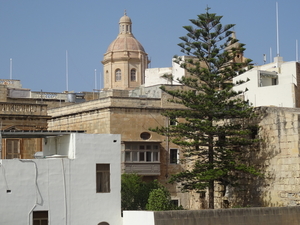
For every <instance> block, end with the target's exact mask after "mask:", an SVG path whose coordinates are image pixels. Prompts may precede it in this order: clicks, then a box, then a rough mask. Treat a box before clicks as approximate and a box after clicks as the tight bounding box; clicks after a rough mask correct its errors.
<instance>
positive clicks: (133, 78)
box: [130, 69, 136, 81]
mask: <svg viewBox="0 0 300 225" xmlns="http://www.w3.org/2000/svg"><path fill="white" fill-rule="evenodd" d="M130 80H131V81H136V70H135V69H131V72H130Z"/></svg>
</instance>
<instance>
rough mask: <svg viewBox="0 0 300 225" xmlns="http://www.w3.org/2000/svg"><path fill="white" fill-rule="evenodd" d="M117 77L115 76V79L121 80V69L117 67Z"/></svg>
mask: <svg viewBox="0 0 300 225" xmlns="http://www.w3.org/2000/svg"><path fill="white" fill-rule="evenodd" d="M115 75H116V77H115V80H116V81H121V75H122V74H121V70H120V69H117V70H116V73H115Z"/></svg>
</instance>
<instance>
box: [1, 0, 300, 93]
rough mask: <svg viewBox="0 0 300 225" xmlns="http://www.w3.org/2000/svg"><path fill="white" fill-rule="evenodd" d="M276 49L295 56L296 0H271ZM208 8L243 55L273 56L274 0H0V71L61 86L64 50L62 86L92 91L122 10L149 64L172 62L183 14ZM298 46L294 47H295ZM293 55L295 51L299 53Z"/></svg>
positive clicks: (45, 86) (299, 19)
mask: <svg viewBox="0 0 300 225" xmlns="http://www.w3.org/2000/svg"><path fill="white" fill-rule="evenodd" d="M277 2H278V6H279V43H280V56H282V57H283V58H284V60H285V61H294V60H296V39H298V43H299V44H298V46H300V14H299V10H300V1H299V0H285V1H284V0H278V1H277ZM207 5H208V6H209V7H210V8H211V10H210V12H214V13H217V14H218V15H223V20H222V23H223V24H228V23H233V24H236V26H235V31H236V34H237V38H238V39H239V40H240V42H242V43H245V44H246V48H247V50H246V52H245V56H246V57H248V58H251V59H252V60H253V62H254V63H256V64H258V65H260V64H263V54H266V55H267V62H270V48H271V49H272V55H273V57H274V56H275V55H276V52H277V49H276V0H263V1H259V0H252V1H245V0H210V1H208V0H206V1H205V0H185V1H182V0H181V1H179V0H151V1H144V0H110V1H108V0H106V1H105V0H48V1H46V0H0V33H1V35H0V74H1V76H0V78H1V79H9V78H10V58H12V65H13V66H12V67H13V69H12V78H13V79H18V80H21V82H22V85H23V87H24V88H29V89H31V90H32V91H40V90H43V91H53V92H62V91H64V90H66V87H67V85H66V51H68V77H69V82H68V89H69V91H72V90H73V91H76V92H80V91H92V90H93V88H95V77H94V74H95V73H94V70H95V69H96V70H97V88H99V86H100V84H99V83H100V73H102V69H103V67H102V64H101V60H102V59H103V54H104V53H105V52H106V49H107V47H108V45H109V44H110V43H111V42H112V41H113V40H114V39H115V38H116V37H117V35H118V22H119V19H120V17H122V16H123V14H124V10H125V9H126V11H127V15H128V16H129V17H130V18H131V20H132V22H133V24H132V28H133V34H134V36H135V37H136V38H137V39H138V40H139V41H140V42H141V44H142V45H143V46H144V48H145V50H146V52H147V53H148V55H149V58H150V59H151V64H150V65H149V66H150V67H152V68H155V67H169V66H171V59H172V56H174V55H175V54H179V55H180V48H179V47H178V46H177V44H178V43H179V42H180V40H179V37H180V36H184V35H185V34H186V32H185V30H184V29H183V28H182V26H185V25H190V23H189V19H194V18H196V16H197V15H198V14H201V13H204V12H205V8H206V7H207ZM299 52H300V51H299ZM299 54H300V53H299Z"/></svg>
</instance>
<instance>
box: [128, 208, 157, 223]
mask: <svg viewBox="0 0 300 225" xmlns="http://www.w3.org/2000/svg"><path fill="white" fill-rule="evenodd" d="M123 225H155V221H154V213H153V212H152V211H123Z"/></svg>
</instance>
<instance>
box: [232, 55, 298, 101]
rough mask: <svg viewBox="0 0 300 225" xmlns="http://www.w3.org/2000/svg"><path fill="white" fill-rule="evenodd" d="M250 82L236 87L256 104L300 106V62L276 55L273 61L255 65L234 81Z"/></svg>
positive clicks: (235, 88)
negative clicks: (288, 60)
mask: <svg viewBox="0 0 300 225" xmlns="http://www.w3.org/2000/svg"><path fill="white" fill-rule="evenodd" d="M247 79H249V81H248V82H246V83H244V84H241V85H238V86H236V87H234V90H236V91H244V90H246V89H248V91H246V92H245V93H244V94H243V95H244V99H245V100H249V102H250V103H251V104H252V105H253V106H254V107H258V106H277V107H300V105H299V104H300V102H299V87H298V85H300V84H298V82H299V81H300V80H299V79H300V64H299V63H297V62H295V61H291V62H284V61H283V60H282V57H275V60H274V62H273V63H269V64H265V65H262V66H255V67H254V68H253V69H251V70H249V71H247V72H245V73H244V74H242V75H240V76H237V77H235V78H234V79H233V82H234V83H236V82H237V81H241V80H243V81H246V80H247Z"/></svg>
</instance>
